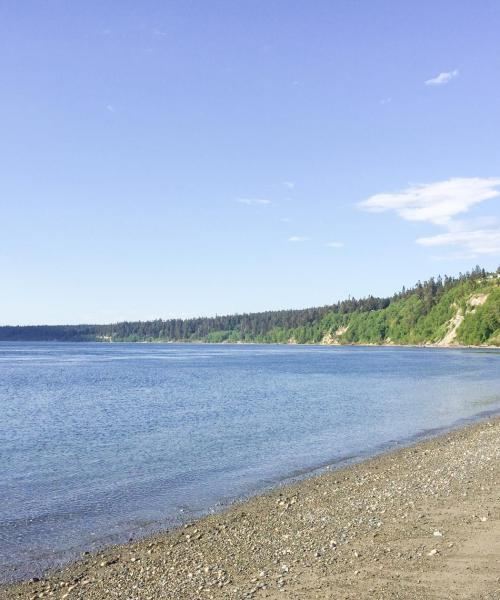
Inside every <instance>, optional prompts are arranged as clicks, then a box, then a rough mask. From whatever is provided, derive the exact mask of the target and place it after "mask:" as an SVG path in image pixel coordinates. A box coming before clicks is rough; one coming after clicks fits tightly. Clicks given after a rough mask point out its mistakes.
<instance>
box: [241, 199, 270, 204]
mask: <svg viewBox="0 0 500 600" xmlns="http://www.w3.org/2000/svg"><path fill="white" fill-rule="evenodd" d="M236 202H239V203H240V204H247V205H248V206H251V205H256V204H257V205H259V204H260V205H264V204H271V200H268V199H267V198H236Z"/></svg>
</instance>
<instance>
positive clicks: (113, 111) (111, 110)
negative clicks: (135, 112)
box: [106, 104, 116, 113]
mask: <svg viewBox="0 0 500 600" xmlns="http://www.w3.org/2000/svg"><path fill="white" fill-rule="evenodd" d="M106 110H108V111H109V112H110V113H115V112H116V108H115V107H114V106H113V105H112V104H106Z"/></svg>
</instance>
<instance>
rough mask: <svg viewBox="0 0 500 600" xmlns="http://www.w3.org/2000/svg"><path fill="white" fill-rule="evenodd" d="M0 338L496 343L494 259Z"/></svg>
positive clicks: (13, 331)
mask: <svg viewBox="0 0 500 600" xmlns="http://www.w3.org/2000/svg"><path fill="white" fill-rule="evenodd" d="M0 340H1V341H63V342H77V341H78V342H80V341H81V342H83V341H85V342H89V341H95V342H206V343H223V342H226V343H241V342H247V343H252V342H253V343H280V344H398V345H399V344H401V345H404V344H413V345H428V344H429V345H435V346H449V345H466V346H500V267H499V268H498V269H497V271H496V272H495V273H492V272H486V271H485V270H484V269H481V268H480V267H476V268H475V269H474V270H473V271H471V272H467V273H465V274H460V275H459V276H457V277H448V276H445V277H438V278H436V279H434V278H431V279H429V280H428V281H425V282H423V283H422V282H420V281H419V282H418V283H417V284H416V285H415V286H414V287H412V288H410V289H405V288H403V289H402V290H401V291H400V292H398V293H396V294H394V295H393V296H391V297H388V298H376V297H373V296H368V297H366V298H362V299H355V298H348V299H347V300H343V301H341V302H337V303H336V304H331V305H327V306H322V307H317V308H307V309H299V310H278V311H267V312H258V313H249V314H239V315H227V316H216V317H200V318H194V319H169V320H162V319H157V320H154V321H135V322H129V321H124V322H121V323H114V324H110V325H29V326H2V327H0Z"/></svg>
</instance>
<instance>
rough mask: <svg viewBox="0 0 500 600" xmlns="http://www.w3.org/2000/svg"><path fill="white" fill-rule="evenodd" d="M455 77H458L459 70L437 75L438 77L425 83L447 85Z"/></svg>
mask: <svg viewBox="0 0 500 600" xmlns="http://www.w3.org/2000/svg"><path fill="white" fill-rule="evenodd" d="M455 77H458V69H454V70H453V71H444V72H443V73H439V75H436V77H432V78H431V79H427V80H426V81H425V82H424V83H425V85H444V84H445V83H448V82H450V81H451V80H452V79H454V78H455Z"/></svg>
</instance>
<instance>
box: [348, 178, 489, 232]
mask: <svg viewBox="0 0 500 600" xmlns="http://www.w3.org/2000/svg"><path fill="white" fill-rule="evenodd" d="M499 186H500V178H498V177H489V178H480V177H470V178H465V177H462V178H458V177H457V178H453V179H447V180H445V181H437V182H435V183H426V184H419V185H414V186H412V187H409V188H406V189H405V190H403V191H401V192H396V193H387V194H375V195H374V196H370V198H368V199H366V200H364V201H363V202H361V203H360V205H359V206H360V207H361V208H362V209H364V210H367V211H370V212H385V211H395V212H396V213H397V214H398V215H399V216H400V217H401V218H403V219H406V220H407V221H429V222H431V223H434V224H436V225H444V224H446V223H447V222H449V221H450V219H451V218H452V217H454V216H455V215H458V214H460V213H465V212H467V211H468V210H469V209H470V208H471V207H472V206H474V205H475V204H479V203H480V202H484V201H485V200H489V199H490V198H495V197H496V196H499V195H500V190H498V189H497V188H498V187H499Z"/></svg>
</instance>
